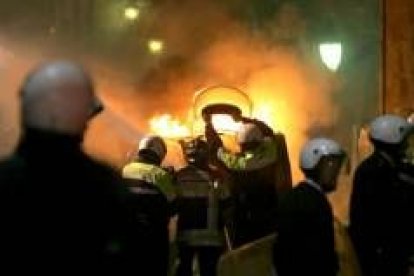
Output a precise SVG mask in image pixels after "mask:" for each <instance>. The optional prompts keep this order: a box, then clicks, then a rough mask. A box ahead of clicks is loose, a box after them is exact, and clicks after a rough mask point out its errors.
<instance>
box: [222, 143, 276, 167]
mask: <svg viewBox="0 0 414 276" xmlns="http://www.w3.org/2000/svg"><path fill="white" fill-rule="evenodd" d="M217 155H218V158H219V159H220V160H221V161H222V162H223V163H224V164H225V165H226V166H227V167H228V168H229V169H232V170H254V169H259V168H262V167H265V166H267V165H269V164H271V163H272V162H274V161H276V158H277V145H276V142H275V140H274V139H266V140H265V141H264V142H263V143H262V144H261V145H260V146H259V147H258V148H257V149H256V150H254V151H248V152H244V153H242V154H233V153H230V152H227V151H226V150H225V149H224V148H220V149H219V150H218V153H217Z"/></svg>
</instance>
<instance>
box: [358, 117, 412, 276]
mask: <svg viewBox="0 0 414 276" xmlns="http://www.w3.org/2000/svg"><path fill="white" fill-rule="evenodd" d="M411 127H412V126H410V124H409V123H408V122H407V121H406V120H405V119H404V118H401V117H398V116H395V115H384V116H380V117H378V118H376V119H375V120H374V121H373V122H372V123H371V125H370V130H369V136H370V140H371V142H372V144H373V145H374V152H373V154H372V155H371V156H369V157H368V158H367V159H366V160H364V161H363V162H362V163H361V164H360V165H359V166H358V168H357V170H356V172H355V176H354V186H353V191H352V195H351V206H350V234H351V238H352V240H353V242H354V245H355V249H356V251H357V254H358V257H359V260H360V263H361V268H362V271H363V273H364V275H367V276H371V275H384V276H385V275H393V276H399V275H407V271H408V265H409V255H410V254H411V252H410V251H412V250H413V244H412V241H413V233H414V227H413V226H414V225H413V222H414V220H413V211H414V208H413V203H412V202H414V199H413V184H410V183H409V182H410V181H407V180H409V178H410V177H409V175H410V173H409V171H407V173H408V174H407V175H405V172H404V169H403V168H404V167H406V166H402V165H403V164H402V162H401V161H402V159H404V156H405V153H406V149H407V141H406V140H407V138H408V134H409V133H410V128H411ZM406 165H408V164H406ZM402 169H403V170H402ZM410 170H412V167H411V169H410ZM411 172H412V171H411ZM411 182H412V180H411Z"/></svg>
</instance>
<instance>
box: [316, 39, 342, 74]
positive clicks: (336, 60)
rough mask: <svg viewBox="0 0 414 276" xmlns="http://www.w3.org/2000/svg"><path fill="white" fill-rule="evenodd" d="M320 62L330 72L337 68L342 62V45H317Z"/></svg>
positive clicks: (329, 43) (331, 43)
mask: <svg viewBox="0 0 414 276" xmlns="http://www.w3.org/2000/svg"><path fill="white" fill-rule="evenodd" d="M319 54H320V56H321V59H322V62H323V63H324V64H325V65H326V67H327V68H328V69H329V70H331V71H334V72H335V71H336V70H338V68H339V65H340V64H341V60H342V44H341V43H340V42H323V43H320V44H319Z"/></svg>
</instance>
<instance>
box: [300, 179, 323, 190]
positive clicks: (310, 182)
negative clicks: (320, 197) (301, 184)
mask: <svg viewBox="0 0 414 276" xmlns="http://www.w3.org/2000/svg"><path fill="white" fill-rule="evenodd" d="M305 183H306V184H307V185H309V186H310V187H312V188H313V189H315V190H317V191H319V192H320V193H324V192H323V190H322V188H321V186H320V185H319V184H318V183H316V182H315V181H313V180H312V179H310V178H307V179H305Z"/></svg>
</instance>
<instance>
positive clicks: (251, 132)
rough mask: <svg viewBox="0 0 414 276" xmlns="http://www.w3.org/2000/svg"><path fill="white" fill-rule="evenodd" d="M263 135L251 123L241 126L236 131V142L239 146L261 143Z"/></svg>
mask: <svg viewBox="0 0 414 276" xmlns="http://www.w3.org/2000/svg"><path fill="white" fill-rule="evenodd" d="M263 140H264V135H263V133H262V131H261V130H260V129H259V127H258V126H257V125H255V124H253V123H245V124H242V125H241V126H240V128H239V130H238V131H237V141H238V143H239V144H244V143H250V142H262V141H263Z"/></svg>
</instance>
